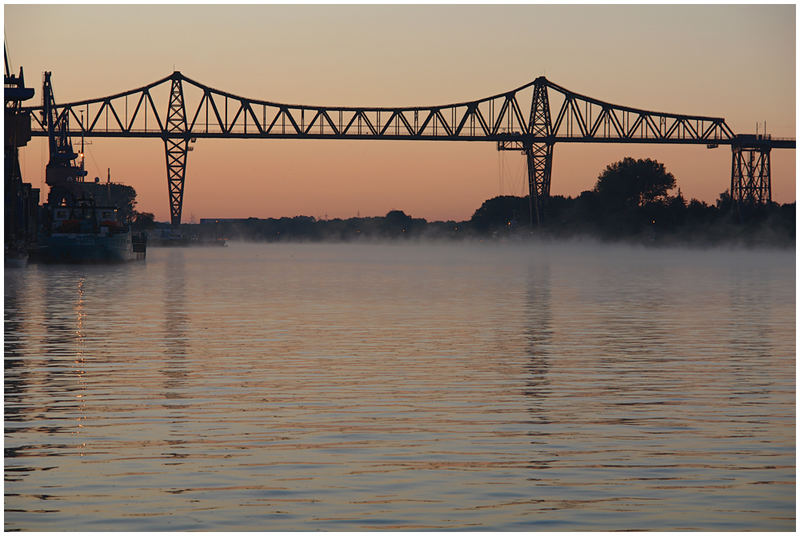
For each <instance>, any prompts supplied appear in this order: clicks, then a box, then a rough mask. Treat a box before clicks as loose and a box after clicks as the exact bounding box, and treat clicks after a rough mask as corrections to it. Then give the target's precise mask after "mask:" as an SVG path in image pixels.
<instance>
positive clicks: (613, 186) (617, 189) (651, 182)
mask: <svg viewBox="0 0 800 536" xmlns="http://www.w3.org/2000/svg"><path fill="white" fill-rule="evenodd" d="M673 188H675V177H673V176H672V173H668V172H667V171H666V169H665V168H664V164H661V163H659V162H656V161H655V160H650V159H649V158H647V159H645V160H642V159H638V160H634V159H633V158H630V157H626V158H624V159H623V160H622V161H620V162H615V163H613V164H610V165H609V166H607V167H606V169H605V170H604V171H603V172H602V173H601V174H600V176H599V177H598V178H597V184H596V185H595V187H594V189H595V191H596V192H597V193H598V195H599V197H600V199H601V200H602V202H603V203H605V204H607V205H608V206H610V207H631V208H632V207H641V206H644V205H646V204H649V203H652V202H655V201H666V199H667V192H668V191H669V190H671V189H673Z"/></svg>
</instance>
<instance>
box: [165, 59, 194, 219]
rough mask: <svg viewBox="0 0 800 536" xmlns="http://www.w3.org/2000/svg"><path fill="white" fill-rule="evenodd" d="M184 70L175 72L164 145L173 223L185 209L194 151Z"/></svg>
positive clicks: (170, 212)
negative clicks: (189, 164) (185, 189)
mask: <svg viewBox="0 0 800 536" xmlns="http://www.w3.org/2000/svg"><path fill="white" fill-rule="evenodd" d="M181 80H182V78H181V74H180V73H179V72H175V73H173V75H172V89H171V91H170V94H169V112H168V113H167V122H166V125H165V127H166V133H165V135H164V149H165V150H166V154H167V186H168V188H169V214H170V221H171V223H172V225H180V223H181V211H182V210H183V186H184V182H185V178H186V156H187V154H188V153H189V151H191V148H190V147H189V135H188V134H187V130H188V128H187V123H186V107H185V106H184V102H183V84H182V83H181Z"/></svg>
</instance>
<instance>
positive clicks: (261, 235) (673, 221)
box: [139, 158, 795, 247]
mask: <svg viewBox="0 0 800 536" xmlns="http://www.w3.org/2000/svg"><path fill="white" fill-rule="evenodd" d="M675 189H676V181H675V177H674V176H673V175H672V174H671V173H669V172H668V171H667V170H666V169H665V167H664V165H663V164H661V163H659V162H657V161H655V160H651V159H633V158H625V159H623V160H621V161H619V162H615V163H612V164H610V165H608V166H607V167H606V168H605V169H604V170H603V171H602V172H601V173H600V175H599V176H598V178H597V181H596V183H595V185H594V187H593V188H592V189H591V190H587V191H584V192H581V194H580V195H578V196H576V197H566V196H558V195H556V196H551V197H550V198H549V199H548V200H547V202H546V203H545V204H544V206H543V218H542V223H541V224H539V225H537V226H536V227H533V228H532V227H531V226H530V221H531V217H530V202H529V199H528V197H527V196H525V197H518V196H498V197H494V198H492V199H488V200H486V201H485V202H484V203H483V204H482V205H481V206H480V207H479V208H478V209H477V210H476V211H475V213H474V214H473V215H472V217H471V218H470V219H469V220H466V221H460V222H458V221H434V222H428V221H426V220H425V219H422V218H413V217H411V216H409V215H407V214H406V213H405V212H403V211H401V210H392V211H390V212H388V213H387V214H386V215H385V216H383V217H367V218H348V219H339V218H336V219H331V220H320V219H316V218H313V217H310V216H296V217H293V218H247V219H237V220H220V221H215V222H203V223H200V224H184V225H183V226H182V227H184V228H185V230H186V231H187V232H190V233H191V234H195V235H199V236H204V237H208V238H219V237H223V238H227V239H241V240H255V241H282V240H289V241H302V240H311V241H317V240H333V241H351V240H370V239H375V240H383V239H412V238H430V239H460V238H475V239H506V238H516V237H523V236H530V235H534V236H538V237H541V238H546V239H563V238H573V237H593V238H598V239H601V240H608V241H617V240H624V241H634V242H643V243H661V244H670V243H698V244H722V243H731V242H737V243H742V244H750V245H758V244H769V245H781V246H787V247H789V246H791V247H793V246H794V240H795V203H789V204H784V205H779V204H777V203H771V204H768V205H765V206H757V207H755V206H737V204H735V203H733V202H732V199H731V196H730V194H729V192H728V191H727V190H726V191H725V192H722V193H721V194H720V195H719V197H718V198H717V200H716V202H715V203H714V204H711V205H709V204H706V203H705V202H703V201H700V200H697V199H691V200H688V201H687V200H686V198H685V197H684V196H683V194H682V193H681V191H680V189H677V192H676V193H674V194H673V193H671V192H672V191H674V190H675ZM139 219H140V220H141V222H142V223H143V224H146V226H153V225H157V224H155V223H154V222H153V220H152V215H149V214H146V213H145V215H144V216H139ZM164 225H166V224H164Z"/></svg>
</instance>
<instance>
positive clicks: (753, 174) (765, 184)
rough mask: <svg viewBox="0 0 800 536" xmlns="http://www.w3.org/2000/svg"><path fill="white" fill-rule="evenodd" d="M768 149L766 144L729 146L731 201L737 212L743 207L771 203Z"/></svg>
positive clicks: (768, 146)
mask: <svg viewBox="0 0 800 536" xmlns="http://www.w3.org/2000/svg"><path fill="white" fill-rule="evenodd" d="M770 149H771V147H770V145H769V144H766V143H765V144H760V145H756V146H752V147H743V146H741V145H736V144H734V145H731V151H732V158H731V199H732V201H733V204H734V206H735V207H736V210H737V211H739V210H741V207H742V206H743V205H748V206H755V205H764V204H769V203H771V202H772V178H771V173H770Z"/></svg>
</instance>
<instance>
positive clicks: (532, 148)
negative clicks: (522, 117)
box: [523, 76, 554, 225]
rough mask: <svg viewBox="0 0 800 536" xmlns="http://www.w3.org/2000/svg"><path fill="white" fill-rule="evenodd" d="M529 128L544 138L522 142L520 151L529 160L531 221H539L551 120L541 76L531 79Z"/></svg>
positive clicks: (548, 160)
mask: <svg viewBox="0 0 800 536" xmlns="http://www.w3.org/2000/svg"><path fill="white" fill-rule="evenodd" d="M528 132H529V134H530V136H531V137H532V138H546V140H547V141H545V142H544V143H541V142H533V141H529V142H525V143H523V147H524V148H523V152H524V153H525V157H526V159H527V161H528V193H529V196H528V203H529V208H530V223H531V225H533V222H534V221H535V222H536V224H537V225H539V224H541V223H542V211H543V209H544V204H545V203H546V202H547V199H548V198H549V197H550V174H551V171H552V170H553V145H554V141H553V123H552V121H551V120H550V100H549V99H548V96H547V80H546V79H545V78H544V77H543V76H540V77H539V78H537V79H536V80H535V81H534V86H533V102H532V104H531V117H530V122H529V124H528Z"/></svg>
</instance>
